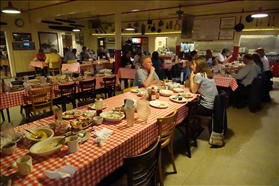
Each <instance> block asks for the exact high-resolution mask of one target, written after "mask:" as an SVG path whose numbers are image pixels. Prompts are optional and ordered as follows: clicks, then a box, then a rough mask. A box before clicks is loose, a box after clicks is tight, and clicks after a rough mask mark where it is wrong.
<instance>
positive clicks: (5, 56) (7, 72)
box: [0, 31, 12, 79]
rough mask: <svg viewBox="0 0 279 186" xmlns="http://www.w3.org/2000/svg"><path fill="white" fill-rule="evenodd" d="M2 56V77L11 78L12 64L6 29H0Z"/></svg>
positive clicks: (0, 70)
mask: <svg viewBox="0 0 279 186" xmlns="http://www.w3.org/2000/svg"><path fill="white" fill-rule="evenodd" d="M0 52H1V53H0V55H1V56H0V57H1V66H0V73H1V75H0V76H1V79H2V78H3V79H4V78H11V77H12V75H11V64H10V60H9V53H8V48H7V42H6V34H5V32H4V31H0Z"/></svg>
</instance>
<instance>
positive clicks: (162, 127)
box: [157, 110, 177, 147]
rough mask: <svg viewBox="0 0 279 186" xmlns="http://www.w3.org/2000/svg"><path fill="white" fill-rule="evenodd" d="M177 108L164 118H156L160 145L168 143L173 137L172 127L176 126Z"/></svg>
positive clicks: (163, 145)
mask: <svg viewBox="0 0 279 186" xmlns="http://www.w3.org/2000/svg"><path fill="white" fill-rule="evenodd" d="M176 119H177V110H174V112H173V113H172V114H171V115H170V116H167V117H165V118H157V124H158V135H159V136H160V137H161V143H162V147H165V146H166V145H168V144H169V143H170V142H171V141H172V138H173V133H174V129H175V126H176Z"/></svg>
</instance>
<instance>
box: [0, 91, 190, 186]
mask: <svg viewBox="0 0 279 186" xmlns="http://www.w3.org/2000/svg"><path fill="white" fill-rule="evenodd" d="M126 98H134V99H136V100H138V99H139V97H137V96H136V94H134V93H126V94H121V95H118V96H115V97H112V98H109V99H106V100H104V102H105V103H107V104H108V108H106V109H105V110H106V111H109V110H111V109H112V107H114V106H120V105H122V104H123V102H124V99H126ZM192 99H193V98H192ZM192 99H189V101H191V100H192ZM159 100H163V101H167V102H168V103H169V107H168V108H166V109H158V108H151V115H150V117H149V118H148V121H147V122H146V123H137V122H135V124H134V126H133V127H126V124H127V123H126V120H125V119H123V120H122V121H121V122H117V123H108V122H105V121H104V122H103V124H101V125H99V126H98V127H97V129H96V130H100V129H102V128H105V127H106V128H108V129H110V130H113V134H112V135H111V136H110V137H109V138H108V139H107V141H106V142H105V144H104V146H101V147H100V146H98V145H97V144H95V143H94V141H95V136H94V134H93V133H94V132H91V137H90V138H89V139H88V140H87V141H86V142H84V143H83V144H81V145H80V149H79V151H78V152H76V153H74V154H68V152H67V147H66V146H64V147H63V148H62V149H61V151H60V152H59V153H56V154H53V155H52V156H49V157H37V156H33V155H32V156H33V168H34V169H33V171H32V172H31V173H30V174H29V175H27V176H26V177H24V178H16V179H15V180H14V182H13V185H55V186H57V185H61V186H64V185H71V186H78V185H96V184H97V183H99V182H100V181H101V180H102V179H103V178H104V177H106V176H108V175H109V174H111V173H112V172H113V171H115V170H116V169H117V168H119V167H120V166H122V165H123V158H124V157H127V156H132V155H137V154H139V153H140V152H142V151H143V150H144V149H146V148H147V147H148V146H149V145H151V144H152V143H153V142H154V141H155V140H156V138H157V135H158V131H157V130H158V129H157V125H156V121H157V118H161V117H165V116H167V115H168V114H170V113H171V112H173V110H174V109H177V111H178V119H177V121H178V122H181V121H182V120H183V119H184V118H185V117H186V116H187V114H188V107H187V106H186V104H185V103H183V104H181V103H174V102H172V101H169V98H168V97H162V96H161V97H160V98H159ZM77 109H81V110H83V111H86V110H87V106H84V107H81V108H77ZM135 117H136V116H135ZM53 119H54V118H53V117H48V118H46V119H42V120H39V121H36V122H33V123H29V124H25V125H22V126H19V127H17V128H15V130H16V131H17V132H22V133H23V132H24V130H25V129H32V128H34V127H41V126H44V125H45V124H47V123H49V122H53ZM24 141H25V142H26V139H24V140H23V142H20V143H18V148H17V149H16V151H15V153H14V154H12V155H10V156H5V157H2V158H1V175H6V176H7V175H11V174H13V173H16V171H17V169H16V168H12V169H11V168H10V166H11V164H12V162H14V161H15V160H16V159H17V158H19V157H21V156H23V155H26V154H28V153H29V150H28V149H29V148H30V146H31V145H28V144H26V143H24ZM66 164H70V165H73V166H74V167H76V168H77V172H76V173H75V174H74V176H73V177H72V178H65V179H59V180H54V179H49V178H47V177H46V176H45V175H44V174H43V170H51V171H53V170H57V169H59V168H60V167H61V166H64V165H66Z"/></svg>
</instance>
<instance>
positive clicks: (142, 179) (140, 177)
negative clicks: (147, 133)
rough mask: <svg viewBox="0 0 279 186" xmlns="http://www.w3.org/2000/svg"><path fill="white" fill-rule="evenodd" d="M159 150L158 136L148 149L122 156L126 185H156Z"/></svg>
mask: <svg viewBox="0 0 279 186" xmlns="http://www.w3.org/2000/svg"><path fill="white" fill-rule="evenodd" d="M160 150H161V143H160V137H159V136H158V139H157V141H156V142H155V144H154V145H153V146H152V148H150V149H149V150H148V151H146V152H144V153H142V154H139V155H137V156H132V157H126V158H124V166H125V167H126V169H127V183H128V184H127V185H128V186H141V185H156V176H157V170H158V160H159V156H160Z"/></svg>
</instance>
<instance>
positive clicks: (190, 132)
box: [176, 96, 200, 158]
mask: <svg viewBox="0 0 279 186" xmlns="http://www.w3.org/2000/svg"><path fill="white" fill-rule="evenodd" d="M199 103H200V96H198V97H196V98H195V99H194V100H192V101H190V102H188V104H187V106H188V115H187V117H186V118H185V120H184V121H183V122H181V124H179V125H176V128H177V129H178V130H179V131H180V132H181V133H182V134H183V136H184V138H185V142H186V148H187V155H188V157H189V158H191V157H192V155H191V140H193V141H194V144H193V146H194V147H197V138H196V135H195V131H194V129H193V125H195V121H196V120H195V117H196V109H197V106H198V104H199ZM184 129H185V131H184Z"/></svg>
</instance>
